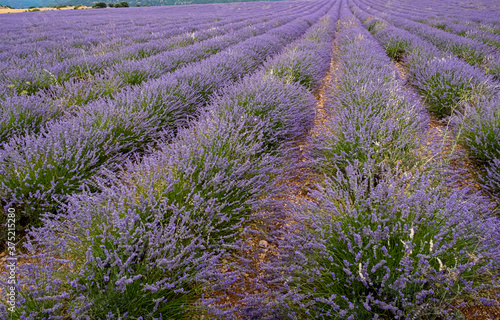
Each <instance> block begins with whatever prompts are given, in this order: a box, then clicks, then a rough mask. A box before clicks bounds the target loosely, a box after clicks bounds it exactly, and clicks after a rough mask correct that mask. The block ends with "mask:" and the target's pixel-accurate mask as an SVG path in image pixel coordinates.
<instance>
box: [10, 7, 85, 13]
mask: <svg viewBox="0 0 500 320" xmlns="http://www.w3.org/2000/svg"><path fill="white" fill-rule="evenodd" d="M36 9H38V10H40V11H54V10H72V9H74V7H73V6H69V7H65V8H61V9H56V8H50V7H39V8H36ZM78 9H91V7H85V6H83V7H79V8H78ZM26 10H31V9H10V8H0V13H16V12H25V11H26Z"/></svg>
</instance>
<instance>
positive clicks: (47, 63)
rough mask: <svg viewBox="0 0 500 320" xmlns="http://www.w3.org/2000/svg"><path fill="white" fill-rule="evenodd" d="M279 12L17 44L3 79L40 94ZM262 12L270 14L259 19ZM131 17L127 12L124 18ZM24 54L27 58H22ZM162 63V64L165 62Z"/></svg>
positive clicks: (13, 87) (10, 90) (9, 90)
mask: <svg viewBox="0 0 500 320" xmlns="http://www.w3.org/2000/svg"><path fill="white" fill-rule="evenodd" d="M308 7H310V6H308ZM284 9H286V6H285V7H284ZM292 9H293V11H295V12H300V11H301V10H304V11H307V8H304V7H303V6H297V7H292ZM280 11H281V10H280ZM284 11H287V10H284ZM277 13H278V12H276V10H273V11H271V10H269V9H267V10H262V9H260V8H256V9H255V10H254V12H249V13H247V15H238V16H237V18H234V16H235V15H234V12H232V10H226V11H223V12H221V16H222V17H223V18H224V19H222V21H217V20H220V19H215V18H212V19H207V18H204V17H203V16H201V17H200V18H197V19H195V20H194V21H182V22H180V23H179V22H177V21H173V22H170V23H163V25H162V26H161V27H156V25H153V27H156V31H155V33H154V34H153V35H151V34H149V33H150V32H151V31H147V30H145V31H146V32H147V33H148V34H146V35H143V34H141V32H140V31H141V30H142V29H143V28H142V27H138V26H133V27H131V28H130V29H131V30H121V29H119V31H116V30H115V31H114V32H113V33H112V34H108V33H105V34H104V35H103V36H101V37H95V36H94V37H92V38H90V39H83V40H82V41H83V42H85V43H91V44H93V43H96V44H97V45H96V46H95V47H91V48H90V50H84V49H83V48H75V47H74V44H72V43H71V42H69V41H65V40H66V39H64V38H62V41H63V42H62V43H61V42H60V41H50V42H49V43H48V44H45V43H44V44H40V43H38V42H36V41H35V42H33V43H32V44H31V46H30V47H29V48H25V49H18V47H17V46H16V47H14V50H5V51H4V55H6V56H9V57H10V58H9V59H5V60H4V59H2V60H4V62H3V65H4V67H3V68H1V69H2V74H3V75H4V77H3V79H2V83H1V84H2V87H3V88H4V89H3V90H4V91H5V93H4V94H6V95H12V94H21V93H22V94H34V93H36V92H38V91H40V90H47V89H50V88H51V87H52V86H54V85H57V84H59V85H60V84H63V83H64V82H66V81H68V80H75V79H88V78H90V77H93V76H95V75H96V74H103V73H109V72H111V73H113V71H115V72H116V70H120V69H121V68H120V64H119V62H120V61H122V60H124V59H125V60H140V59H142V58H145V57H149V56H152V55H156V54H159V53H162V52H164V51H169V50H173V49H175V48H179V47H185V46H188V45H191V44H193V43H196V42H200V41H202V40H206V39H209V38H212V37H215V36H220V35H223V34H226V33H227V32H228V30H237V29H239V28H241V27H243V26H246V25H252V24H256V23H259V22H262V21H267V20H272V19H273V18H275V17H276V16H277ZM285 13H286V12H282V13H281V14H282V16H285ZM290 13H293V12H290ZM260 15H263V16H264V17H261V18H260V19H259V17H258V16H260ZM128 17H129V16H128V15H125V16H124V17H123V19H124V20H125V19H127V18H128ZM229 17H233V18H229ZM250 18H251V19H250ZM206 20H210V21H206ZM259 20H260V21H259ZM146 21H149V20H146ZM214 21H215V22H214ZM157 23H160V22H157ZM37 34H38V33H37ZM145 36H147V37H145ZM52 42H54V43H52ZM77 46H78V47H80V46H82V43H81V42H78V44H77ZM52 49H55V50H52ZM16 50H27V51H30V52H32V53H33V54H29V53H27V52H23V53H21V52H17V51H16ZM207 50H208V49H207ZM47 51H50V52H47ZM19 55H21V56H22V58H19V57H18V56H19ZM116 64H118V65H116ZM115 65H116V66H115ZM157 67H158V68H160V69H161V64H160V65H158V66H157ZM110 69H111V70H110ZM109 76H112V74H111V75H109ZM109 76H108V77H109Z"/></svg>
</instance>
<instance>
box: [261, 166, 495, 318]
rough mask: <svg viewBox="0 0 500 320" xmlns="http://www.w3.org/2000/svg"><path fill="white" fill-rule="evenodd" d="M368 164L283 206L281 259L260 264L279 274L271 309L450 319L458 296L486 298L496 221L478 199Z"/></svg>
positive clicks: (300, 314)
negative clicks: (309, 198) (276, 304)
mask: <svg viewBox="0 0 500 320" xmlns="http://www.w3.org/2000/svg"><path fill="white" fill-rule="evenodd" d="M373 170H378V169H375V168H374V166H373V164H366V165H364V166H360V165H351V166H348V167H347V169H346V171H345V174H342V173H340V172H339V173H338V174H337V175H336V176H332V177H330V178H327V179H326V181H325V183H324V184H323V185H322V186H321V188H320V189H319V191H317V192H314V197H315V199H317V202H308V203H305V204H303V205H300V206H296V207H294V208H293V209H292V210H291V214H292V216H291V217H290V220H292V221H296V223H293V224H290V225H291V226H290V227H289V228H288V229H287V230H285V231H284V232H283V233H282V235H281V237H283V238H284V239H283V240H282V241H280V244H281V248H282V250H283V253H282V254H281V255H280V256H281V257H282V260H281V261H279V260H277V261H274V262H273V263H272V264H270V265H269V266H268V269H267V270H271V268H274V269H275V270H283V271H284V272H285V273H284V274H285V275H284V276H283V277H282V278H281V281H283V283H284V288H285V290H283V296H281V297H280V296H279V295H278V298H279V299H282V301H284V303H283V305H282V307H281V309H282V310H283V311H281V314H282V315H281V317H283V318H290V319H302V318H307V317H314V318H317V319H329V318H332V317H334V318H343V319H360V318H376V319H379V318H387V317H391V318H404V319H410V318H415V317H417V318H424V317H429V316H437V315H440V316H443V317H445V318H452V316H453V314H455V313H457V312H458V310H457V309H455V308H454V307H452V305H451V304H450V303H452V302H454V301H455V299H456V297H458V296H464V295H467V296H469V297H475V298H476V299H478V300H479V301H481V302H482V303H486V304H488V303H494V300H488V299H482V298H481V290H483V289H487V288H493V287H495V286H498V284H499V279H498V276H497V275H498V270H499V269H498V268H499V266H500V265H499V262H500V257H499V255H498V248H499V245H500V242H499V240H498V239H499V234H498V232H499V221H498V219H497V218H495V217H493V216H491V215H488V214H487V215H484V213H485V212H489V211H488V208H487V207H485V205H484V203H485V202H484V199H482V198H481V197H479V196H477V195H474V196H466V195H465V192H464V191H463V190H462V191H453V192H451V191H450V190H447V189H446V188H445V187H443V186H442V185H441V184H440V182H439V180H438V179H436V176H433V175H432V174H423V173H418V172H417V173H415V174H408V173H406V174H405V173H403V172H401V171H400V170H399V169H395V170H394V171H387V172H384V173H383V178H382V179H377V181H375V180H374V179H373V178H370V177H372V176H373V172H371V171H373ZM479 216H482V217H483V218H478V217H479ZM492 275H493V276H492Z"/></svg>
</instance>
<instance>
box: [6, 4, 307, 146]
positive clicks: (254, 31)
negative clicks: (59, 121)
mask: <svg viewBox="0 0 500 320" xmlns="http://www.w3.org/2000/svg"><path fill="white" fill-rule="evenodd" d="M306 12H307V11H306ZM282 15H283V13H278V14H275V17H274V19H271V20H270V21H267V22H261V23H258V24H256V25H251V22H258V21H259V20H258V19H257V20H251V21H244V22H242V23H234V24H229V26H227V27H225V28H219V29H214V30H211V31H209V32H210V33H214V34H219V36H216V37H208V39H205V40H204V39H203V37H201V38H200V37H198V39H197V40H195V41H193V43H192V45H188V44H189V42H188V43H185V44H184V45H178V46H177V45H176V46H173V47H171V48H170V50H169V51H165V52H163V53H158V54H157V55H153V56H150V57H149V58H145V59H142V60H133V61H125V62H123V63H120V64H118V65H115V66H111V67H109V68H106V67H105V63H103V61H101V60H99V59H95V60H94V61H93V63H92V64H91V65H88V64H87V65H86V67H85V72H88V73H89V76H88V77H87V79H83V80H75V81H67V82H65V83H63V84H59V83H58V84H55V85H52V84H51V85H50V86H49V88H50V90H46V91H44V92H41V93H38V94H36V95H34V96H26V95H24V96H23V95H21V96H14V97H7V98H6V99H5V100H4V101H2V102H0V105H1V106H2V111H3V112H2V118H1V119H0V129H1V132H0V141H2V142H3V141H6V140H8V139H9V138H10V137H12V136H14V135H23V134H26V133H30V132H33V133H36V132H38V130H39V129H40V128H42V127H43V125H44V124H45V123H46V122H48V121H51V120H54V119H56V118H59V117H62V116H64V115H66V114H68V113H70V114H71V112H72V111H75V109H76V111H77V112H78V110H79V109H80V108H79V107H78V106H84V105H86V104H88V103H90V102H92V101H93V100H98V101H103V100H105V99H107V98H111V99H113V98H116V96H117V95H119V93H120V92H127V91H130V90H137V89H134V86H137V85H139V84H142V83H143V82H147V80H151V79H155V78H161V77H162V76H164V75H165V74H168V73H169V72H171V71H174V70H175V69H179V68H181V67H184V66H186V65H189V64H190V63H193V62H196V61H200V60H203V59H205V58H207V57H210V56H212V55H214V54H216V53H218V52H220V51H222V50H224V49H226V48H228V47H231V46H232V45H235V44H238V43H239V42H241V41H243V40H245V39H248V38H251V37H253V36H255V35H260V34H262V33H265V32H266V31H268V30H270V29H272V28H273V27H277V26H279V25H281V24H285V23H287V22H290V21H292V20H293V18H296V17H298V15H299V14H298V13H297V12H295V13H294V14H292V15H291V16H289V17H282ZM264 20H265V19H264ZM190 39H191V40H193V39H192V38H190ZM173 43H174V44H175V43H176V39H174V41H173ZM186 45H187V46H186ZM102 69H104V70H102ZM106 69H107V70H106ZM91 70H92V71H91ZM99 70H102V71H103V72H104V75H96V74H95V73H96V72H99ZM32 85H35V87H38V85H37V84H36V83H34V82H29V86H30V87H31V88H33V87H32ZM145 85H146V86H147V83H145V84H144V85H143V86H142V87H144V86H145Z"/></svg>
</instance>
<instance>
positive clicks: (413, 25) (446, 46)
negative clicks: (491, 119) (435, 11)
mask: <svg viewBox="0 0 500 320" xmlns="http://www.w3.org/2000/svg"><path fill="white" fill-rule="evenodd" d="M359 3H360V4H362V5H363V6H364V7H365V8H366V10H367V11H368V12H370V13H372V14H373V15H376V16H383V17H384V19H385V20H387V21H388V22H390V23H392V24H394V25H395V26H396V27H398V28H401V29H405V30H407V31H409V32H411V33H413V34H416V35H418V36H419V37H421V38H423V39H425V40H427V41H428V42H430V43H432V44H433V45H435V46H437V47H438V48H439V49H440V50H443V51H445V52H449V53H451V54H454V55H457V56H458V57H459V58H461V59H463V60H465V61H467V63H469V64H470V65H472V66H477V67H479V68H482V69H483V70H484V71H485V72H486V73H487V74H491V75H492V76H494V77H495V78H496V79H497V80H500V52H499V51H498V48H496V47H491V46H488V45H485V44H483V43H481V42H480V41H477V40H473V39H470V38H466V37H461V36H459V35H455V34H451V33H448V32H446V31H443V30H440V29H436V28H433V27H431V26H428V25H425V24H422V23H419V22H415V21H413V20H410V19H409V18H408V16H406V17H402V16H400V15H397V14H393V13H392V11H391V10H388V9H386V8H384V7H379V6H377V5H375V4H373V3H372V2H370V1H359Z"/></svg>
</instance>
